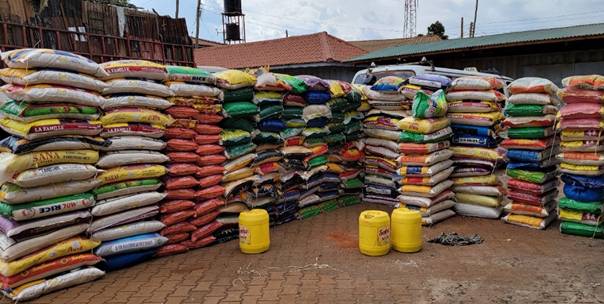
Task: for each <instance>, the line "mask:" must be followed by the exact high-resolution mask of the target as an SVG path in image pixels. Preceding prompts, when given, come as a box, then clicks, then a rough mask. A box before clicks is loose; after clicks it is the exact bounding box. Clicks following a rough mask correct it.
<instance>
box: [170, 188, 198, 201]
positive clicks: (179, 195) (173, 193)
mask: <svg viewBox="0 0 604 304" xmlns="http://www.w3.org/2000/svg"><path fill="white" fill-rule="evenodd" d="M194 198H195V190H193V189H176V190H168V191H167V195H166V199H170V200H192V199H194Z"/></svg>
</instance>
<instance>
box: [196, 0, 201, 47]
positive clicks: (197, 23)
mask: <svg viewBox="0 0 604 304" xmlns="http://www.w3.org/2000/svg"><path fill="white" fill-rule="evenodd" d="M195 20H196V21H197V22H196V23H195V47H198V46H199V24H200V23H201V0H197V17H196V18H195Z"/></svg>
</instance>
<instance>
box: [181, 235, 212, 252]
mask: <svg viewBox="0 0 604 304" xmlns="http://www.w3.org/2000/svg"><path fill="white" fill-rule="evenodd" d="M214 242H216V238H215V237H214V236H208V237H206V238H203V239H201V240H197V241H196V242H194V241H184V242H182V243H180V244H181V245H183V246H187V248H189V249H197V248H203V247H206V246H210V245H212V244H213V243H214Z"/></svg>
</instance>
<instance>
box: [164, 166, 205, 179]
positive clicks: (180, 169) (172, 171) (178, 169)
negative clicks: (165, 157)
mask: <svg viewBox="0 0 604 304" xmlns="http://www.w3.org/2000/svg"><path fill="white" fill-rule="evenodd" d="M199 169H200V168H199V166H197V165H194V164H190V163H175V164H170V165H168V174H169V175H171V176H186V175H194V174H195V173H197V171H199Z"/></svg>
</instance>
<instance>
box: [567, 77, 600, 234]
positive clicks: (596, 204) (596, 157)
mask: <svg viewBox="0 0 604 304" xmlns="http://www.w3.org/2000/svg"><path fill="white" fill-rule="evenodd" d="M562 84H563V85H564V89H563V90H561V91H560V94H559V95H560V97H561V98H562V100H563V101H564V102H565V103H566V104H565V105H564V106H563V107H562V109H561V110H560V122H559V125H558V126H559V129H560V132H561V142H560V150H561V151H560V154H558V159H559V160H560V161H561V163H560V172H561V173H562V175H561V180H562V182H563V183H564V196H563V197H562V198H560V200H559V203H558V212H559V218H560V220H562V223H561V224H560V231H561V232H562V233H566V234H573V235H581V236H587V237H592V238H593V237H597V238H604V217H603V216H602V215H603V214H604V141H603V139H604V135H603V134H604V118H603V117H604V115H603V113H604V106H603V105H602V104H604V76H601V75H584V76H571V77H568V78H565V79H563V80H562Z"/></svg>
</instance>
